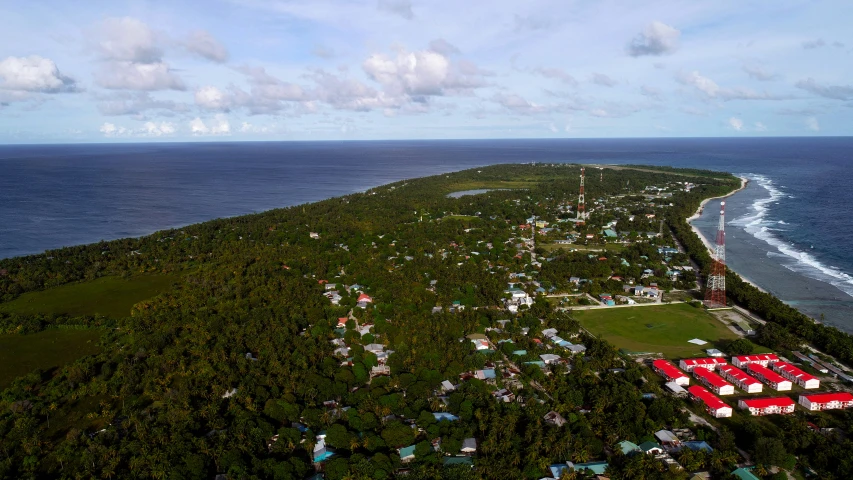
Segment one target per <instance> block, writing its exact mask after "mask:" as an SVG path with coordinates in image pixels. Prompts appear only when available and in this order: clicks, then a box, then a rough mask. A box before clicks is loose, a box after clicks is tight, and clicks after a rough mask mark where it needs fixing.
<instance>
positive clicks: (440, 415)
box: [432, 412, 459, 422]
mask: <svg viewBox="0 0 853 480" xmlns="http://www.w3.org/2000/svg"><path fill="white" fill-rule="evenodd" d="M432 416H433V417H435V421H437V422H444V421H448V422H453V421H456V420H459V417H457V416H456V415H453V414H452V413H447V412H435V413H433V414H432Z"/></svg>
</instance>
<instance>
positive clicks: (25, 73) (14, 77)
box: [0, 55, 77, 93]
mask: <svg viewBox="0 0 853 480" xmlns="http://www.w3.org/2000/svg"><path fill="white" fill-rule="evenodd" d="M0 79H2V80H3V81H2V82H0V89H4V90H18V91H23V92H42V93H59V92H73V91H75V90H76V89H77V84H76V82H75V81H74V80H73V79H72V78H70V77H68V76H65V75H63V74H62V73H60V71H59V68H57V66H56V63H54V62H53V60H51V59H49V58H42V57H40V56H38V55H31V56H29V57H7V58H6V59H4V60H3V61H0Z"/></svg>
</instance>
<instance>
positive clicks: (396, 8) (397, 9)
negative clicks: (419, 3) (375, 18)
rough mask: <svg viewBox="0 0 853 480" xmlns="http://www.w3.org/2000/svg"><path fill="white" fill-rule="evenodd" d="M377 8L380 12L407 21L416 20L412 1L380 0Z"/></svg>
mask: <svg viewBox="0 0 853 480" xmlns="http://www.w3.org/2000/svg"><path fill="white" fill-rule="evenodd" d="M376 8H378V9H379V10H380V11H383V12H387V13H391V14H393V15H399V16H400V17H403V18H405V19H406V20H411V19H413V18H415V13H414V12H413V11H412V2H411V1H410V0H378V1H377V2H376Z"/></svg>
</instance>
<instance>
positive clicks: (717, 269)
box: [705, 202, 726, 308]
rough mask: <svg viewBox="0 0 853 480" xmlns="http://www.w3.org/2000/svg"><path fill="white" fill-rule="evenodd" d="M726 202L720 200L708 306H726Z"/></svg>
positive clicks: (707, 289) (706, 298) (709, 277)
mask: <svg viewBox="0 0 853 480" xmlns="http://www.w3.org/2000/svg"><path fill="white" fill-rule="evenodd" d="M725 219H726V202H720V224H719V226H718V227H717V243H716V245H714V255H713V257H712V261H713V263H712V264H711V272H710V274H709V275H708V281H707V285H705V305H706V306H707V307H708V308H725V306H726V221H725Z"/></svg>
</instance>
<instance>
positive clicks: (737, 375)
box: [718, 365, 764, 393]
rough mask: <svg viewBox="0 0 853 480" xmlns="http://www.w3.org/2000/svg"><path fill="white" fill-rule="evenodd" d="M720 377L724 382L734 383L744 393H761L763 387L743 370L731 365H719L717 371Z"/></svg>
mask: <svg viewBox="0 0 853 480" xmlns="http://www.w3.org/2000/svg"><path fill="white" fill-rule="evenodd" d="M718 371H719V372H720V375H721V376H722V377H723V378H725V379H726V380H728V381H730V382H732V383H734V384H735V385H736V386H737V388H739V389H741V390H743V391H744V392H746V393H761V390H762V389H763V388H764V385H762V384H761V382H759V381H758V380H756V379H754V378H752V377H750V376H749V375H747V374H746V373H744V371H743V370H741V369H739V368H737V367H735V366H732V365H720V368H719V370H718Z"/></svg>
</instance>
